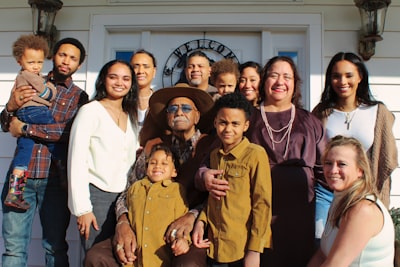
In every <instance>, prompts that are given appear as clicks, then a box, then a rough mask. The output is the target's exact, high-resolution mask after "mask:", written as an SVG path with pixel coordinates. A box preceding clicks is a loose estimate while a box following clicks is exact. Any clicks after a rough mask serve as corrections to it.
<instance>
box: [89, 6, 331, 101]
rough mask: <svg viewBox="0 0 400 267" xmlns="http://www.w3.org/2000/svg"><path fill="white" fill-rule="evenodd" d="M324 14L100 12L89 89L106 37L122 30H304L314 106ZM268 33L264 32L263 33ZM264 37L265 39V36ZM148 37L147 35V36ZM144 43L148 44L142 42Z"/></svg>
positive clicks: (94, 23) (92, 36) (265, 52)
mask: <svg viewBox="0 0 400 267" xmlns="http://www.w3.org/2000/svg"><path fill="white" fill-rule="evenodd" d="M322 22H323V20H322V14H321V13H309V14H296V13H251V14H248V13H246V14H245V13H219V14H218V13H208V14H199V13H197V14H187V13H185V14H171V13H170V14H155V13H147V14H99V15H96V14H94V15H92V17H91V30H90V33H89V49H88V51H89V54H88V65H87V66H88V69H87V84H86V86H87V88H86V89H87V91H88V93H89V94H91V93H92V92H93V91H94V84H95V80H96V78H97V74H98V71H99V70H100V69H101V67H102V66H103V64H104V63H105V62H106V61H107V60H108V56H107V55H108V51H106V47H105V44H106V40H107V38H108V35H109V34H110V33H113V32H119V31H126V30H128V31H138V32H144V33H146V32H147V33H148V32H151V31H164V30H165V31H200V32H204V31H252V32H254V31H259V32H264V33H267V32H274V31H302V32H305V33H306V36H307V44H306V45H307V47H306V51H304V54H305V59H306V60H305V62H306V64H307V65H306V68H307V69H308V71H307V73H308V74H309V77H302V78H303V79H304V80H305V81H307V82H306V84H307V85H308V87H309V88H310V91H309V96H304V97H309V99H308V101H307V102H308V103H309V106H310V107H313V106H315V105H316V104H317V103H318V101H319V97H320V94H321V88H322V86H323V81H322V76H323V75H322V73H323V69H322V68H323V66H322V59H323V57H322V53H323V51H322V50H323V45H322V44H323V25H322ZM264 36H265V34H264ZM263 39H264V38H263ZM144 40H146V38H144ZM143 45H145V44H143ZM261 47H262V51H261V52H262V57H263V59H268V58H270V57H272V56H273V54H272V53H273V51H271V49H269V48H268V47H266V46H264V45H262V46H261Z"/></svg>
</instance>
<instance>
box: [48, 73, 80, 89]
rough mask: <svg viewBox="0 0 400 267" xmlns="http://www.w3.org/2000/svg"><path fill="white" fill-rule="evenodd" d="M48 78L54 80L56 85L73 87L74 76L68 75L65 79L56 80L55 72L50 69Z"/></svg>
mask: <svg viewBox="0 0 400 267" xmlns="http://www.w3.org/2000/svg"><path fill="white" fill-rule="evenodd" d="M46 78H47V80H48V81H50V82H52V83H53V84H54V85H56V86H57V85H62V86H64V87H66V88H71V87H72V85H73V81H72V77H68V78H67V79H66V80H65V81H56V80H55V79H54V73H53V71H50V72H49V73H48V74H47V77H46Z"/></svg>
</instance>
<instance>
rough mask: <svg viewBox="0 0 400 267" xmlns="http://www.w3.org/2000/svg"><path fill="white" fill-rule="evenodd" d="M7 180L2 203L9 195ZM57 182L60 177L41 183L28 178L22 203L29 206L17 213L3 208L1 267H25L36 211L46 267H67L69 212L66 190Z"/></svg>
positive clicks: (39, 180) (50, 177) (42, 180)
mask: <svg viewBox="0 0 400 267" xmlns="http://www.w3.org/2000/svg"><path fill="white" fill-rule="evenodd" d="M8 177H9V174H7V178H6V181H5V183H4V187H3V192H2V197H1V199H2V203H3V202H4V199H5V196H6V195H7V192H8V183H9V180H8ZM60 180H61V179H60V176H59V175H52V176H49V177H48V178H42V179H31V178H28V181H27V183H26V187H25V191H24V198H25V201H27V202H28V203H29V205H30V208H29V209H28V210H27V211H20V210H16V209H14V208H11V207H7V206H5V205H4V204H3V228H2V234H3V238H4V247H5V252H4V253H3V255H2V261H3V267H25V266H27V259H28V246H29V243H30V241H31V232H32V223H33V218H34V215H35V212H36V209H38V211H39V217H40V222H41V225H42V246H43V248H44V250H45V260H46V267H56V266H57V267H64V266H65V267H68V266H69V262H68V255H67V252H68V244H67V242H66V240H65V236H66V231H67V228H68V224H69V219H70V212H69V210H68V207H67V196H68V194H67V190H66V188H65V186H64V187H63V186H62V183H61V182H60Z"/></svg>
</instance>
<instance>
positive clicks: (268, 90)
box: [264, 61, 295, 107]
mask: <svg viewBox="0 0 400 267" xmlns="http://www.w3.org/2000/svg"><path fill="white" fill-rule="evenodd" d="M294 86H295V84H294V73H293V69H292V67H291V66H290V64H289V63H288V62H286V61H276V62H275V63H274V64H273V65H271V67H270V69H269V70H268V72H267V78H266V79H265V84H264V92H265V104H266V105H276V106H283V107H285V106H288V107H290V105H291V103H292V98H293V94H294Z"/></svg>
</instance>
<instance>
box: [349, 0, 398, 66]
mask: <svg viewBox="0 0 400 267" xmlns="http://www.w3.org/2000/svg"><path fill="white" fill-rule="evenodd" d="M354 3H355V5H356V7H358V9H359V10H360V16H361V30H360V40H359V46H358V53H359V54H360V55H361V56H362V58H363V59H364V60H369V59H370V58H371V57H372V56H373V55H374V54H375V43H376V42H378V41H382V40H383V38H382V36H381V35H382V33H383V29H384V27H385V18H386V11H387V8H388V6H389V5H390V3H391V0H354Z"/></svg>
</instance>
